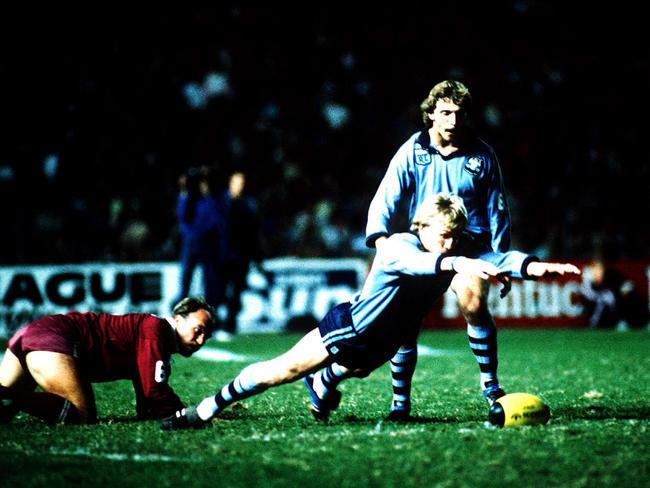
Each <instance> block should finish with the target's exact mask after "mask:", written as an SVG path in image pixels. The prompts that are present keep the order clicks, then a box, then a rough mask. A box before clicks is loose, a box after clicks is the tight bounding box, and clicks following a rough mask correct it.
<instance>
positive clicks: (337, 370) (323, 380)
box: [314, 363, 348, 399]
mask: <svg viewBox="0 0 650 488" xmlns="http://www.w3.org/2000/svg"><path fill="white" fill-rule="evenodd" d="M347 372H348V370H347V369H345V368H343V367H342V366H341V365H339V364H338V363H332V364H330V365H329V366H327V367H326V368H323V369H321V370H320V371H318V372H317V373H315V374H314V391H315V392H316V394H317V395H318V397H319V398H321V399H323V398H326V397H327V395H329V394H330V393H331V392H332V391H334V390H336V387H337V386H338V385H339V383H340V382H341V381H343V380H344V379H345V378H346V374H347Z"/></svg>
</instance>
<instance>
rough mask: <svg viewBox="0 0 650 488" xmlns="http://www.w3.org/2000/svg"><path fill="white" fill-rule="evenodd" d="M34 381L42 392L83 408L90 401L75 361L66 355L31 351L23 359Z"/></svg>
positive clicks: (86, 387)
mask: <svg viewBox="0 0 650 488" xmlns="http://www.w3.org/2000/svg"><path fill="white" fill-rule="evenodd" d="M25 362H26V363H27V368H28V369H29V372H30V374H31V376H32V378H34V381H36V383H37V384H38V386H40V387H41V388H43V390H45V391H47V392H50V393H54V394H56V395H60V396H62V397H64V398H66V399H67V400H70V402H72V403H73V404H74V405H75V406H77V407H82V408H85V407H87V405H88V403H89V402H90V401H91V399H90V398H89V396H90V395H89V392H88V390H89V388H88V385H87V384H86V383H85V382H84V381H83V379H82V375H81V372H80V371H79V366H78V364H77V361H76V360H75V359H74V358H73V357H72V356H70V355H68V354H62V353H60V352H50V351H32V352H30V353H28V354H27V356H26V358H25Z"/></svg>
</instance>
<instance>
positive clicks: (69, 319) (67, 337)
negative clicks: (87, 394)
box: [9, 312, 183, 419]
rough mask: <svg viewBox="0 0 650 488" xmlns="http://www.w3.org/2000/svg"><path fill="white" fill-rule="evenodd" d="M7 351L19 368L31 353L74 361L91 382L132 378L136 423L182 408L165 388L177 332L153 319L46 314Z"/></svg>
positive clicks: (26, 328)
mask: <svg viewBox="0 0 650 488" xmlns="http://www.w3.org/2000/svg"><path fill="white" fill-rule="evenodd" d="M9 349H10V350H11V352H13V353H14V354H15V355H16V356H17V357H18V359H19V360H20V361H21V363H23V365H24V364H25V356H26V355H27V353H29V352H31V351H52V352H61V353H64V354H69V355H71V356H74V357H75V358H77V359H78V361H79V365H80V367H79V369H80V372H81V374H82V375H84V378H85V379H86V380H87V381H89V382H91V383H97V382H103V381H112V380H120V379H130V380H131V381H132V382H133V387H134V388H135V394H136V410H137V414H138V417H139V418H142V419H153V418H156V419H157V418H162V417H165V416H167V415H171V414H173V413H174V412H175V411H176V410H178V409H179V408H182V407H183V404H182V402H181V401H180V399H179V398H178V396H177V395H176V394H175V393H174V391H173V390H172V388H171V387H170V386H169V383H168V380H169V375H170V374H171V366H170V364H171V355H172V353H174V352H175V351H176V333H175V331H174V330H173V329H172V326H171V325H170V324H169V322H167V320H165V319H162V318H160V317H156V316H155V315H149V314H127V315H110V314H96V313H92V312H87V313H79V312H71V313H68V314H65V315H50V316H47V317H43V318H41V319H38V320H35V321H34V322H30V323H29V324H27V325H25V326H24V327H22V328H21V329H19V330H18V332H16V334H15V335H14V336H13V337H12V338H11V340H10V341H9Z"/></svg>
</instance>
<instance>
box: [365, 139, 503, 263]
mask: <svg viewBox="0 0 650 488" xmlns="http://www.w3.org/2000/svg"><path fill="white" fill-rule="evenodd" d="M440 192H448V193H454V194H456V195H458V196H459V197H461V198H462V199H463V202H464V203H465V207H466V208H467V213H468V225H467V231H468V232H471V233H473V234H478V235H481V236H482V237H483V238H485V239H486V241H491V247H492V250H493V251H496V252H506V251H507V250H508V249H509V247H510V212H509V210H508V202H507V199H506V194H505V191H504V186H503V180H502V177H501V168H500V167H499V162H498V160H497V157H496V154H495V153H494V150H493V149H492V148H491V147H490V146H489V145H487V144H486V143H485V142H483V141H482V140H480V139H478V138H475V139H474V142H473V143H472V144H470V145H468V147H467V148H464V149H462V150H460V151H458V152H457V153H455V154H454V155H453V156H451V157H448V158H445V157H443V156H442V155H441V154H440V153H439V152H438V151H437V150H436V148H435V147H434V146H433V145H432V144H431V141H430V137H429V133H428V132H427V131H426V130H424V131H422V132H418V133H415V134H413V135H412V136H411V137H410V138H409V139H408V140H407V141H406V142H405V143H404V144H403V145H402V147H400V148H399V150H398V151H397V153H396V154H395V156H393V159H392V160H391V162H390V165H389V166H388V170H387V171H386V174H385V176H384V178H383V180H382V181H381V183H380V185H379V188H378V189H377V193H376V194H375V196H374V198H373V200H372V202H371V203H370V209H369V211H368V224H367V226H366V243H367V245H368V246H369V247H372V246H374V242H375V240H376V239H377V238H378V237H380V236H387V235H390V234H391V233H393V232H400V231H402V232H403V231H404V230H405V229H395V228H394V216H395V214H396V212H397V211H398V208H399V207H400V206H401V205H402V204H407V205H408V208H409V222H411V221H412V220H413V216H414V215H415V211H416V209H417V208H418V206H419V205H420V203H422V201H423V200H424V199H425V198H426V197H427V196H429V195H432V194H435V193H440Z"/></svg>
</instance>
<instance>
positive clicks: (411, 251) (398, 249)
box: [378, 234, 446, 276]
mask: <svg viewBox="0 0 650 488" xmlns="http://www.w3.org/2000/svg"><path fill="white" fill-rule="evenodd" d="M402 235H403V234H395V235H393V236H392V237H391V238H390V239H389V240H388V242H387V245H386V246H385V247H384V248H383V249H382V252H381V255H380V256H379V257H378V259H381V262H382V266H383V268H384V270H385V271H387V272H391V273H396V274H401V275H407V276H426V275H434V274H439V273H442V272H443V271H441V270H440V261H441V260H442V258H444V257H445V256H446V254H438V253H433V252H428V251H424V250H422V249H420V248H419V247H418V246H417V244H416V243H415V241H411V240H407V239H402V238H401V237H402Z"/></svg>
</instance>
